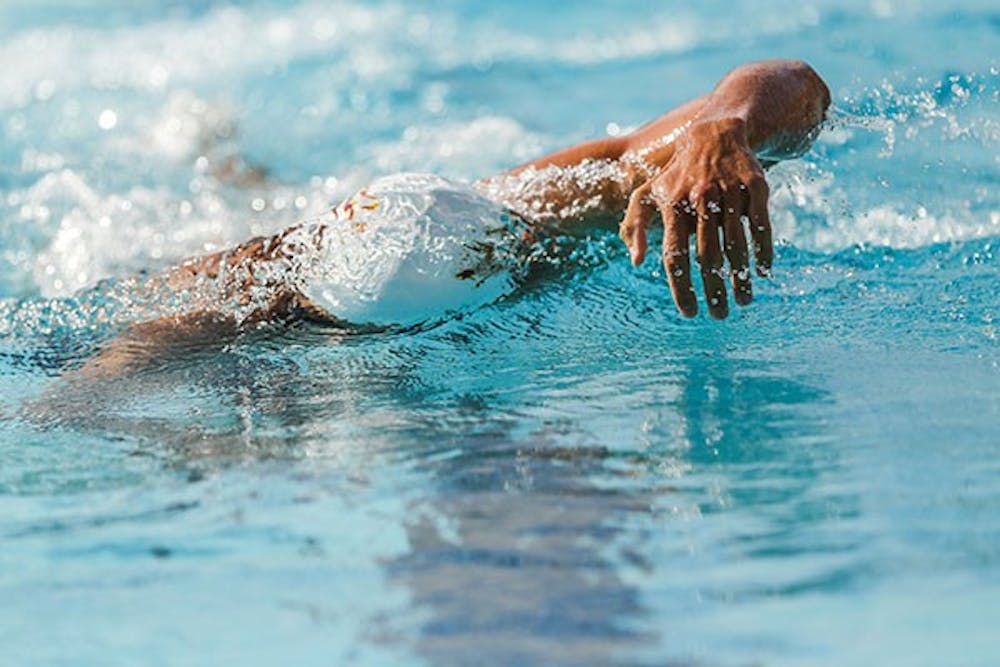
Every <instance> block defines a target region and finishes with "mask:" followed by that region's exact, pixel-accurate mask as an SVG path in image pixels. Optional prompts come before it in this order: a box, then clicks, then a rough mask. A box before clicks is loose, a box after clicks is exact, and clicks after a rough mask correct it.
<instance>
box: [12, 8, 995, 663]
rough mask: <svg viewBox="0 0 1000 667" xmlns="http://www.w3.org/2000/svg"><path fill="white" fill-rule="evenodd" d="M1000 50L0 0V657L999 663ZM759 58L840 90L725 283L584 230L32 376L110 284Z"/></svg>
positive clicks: (988, 41)
mask: <svg viewBox="0 0 1000 667" xmlns="http://www.w3.org/2000/svg"><path fill="white" fill-rule="evenodd" d="M997 54H1000V14H998V13H997V7H996V4H995V3H994V2H988V1H985V0H983V1H977V0H953V1H950V0H941V1H938V2H930V1H926V2H923V1H919V0H910V1H904V0H872V1H871V2H868V1H866V2H860V1H856V0H846V1H845V0H815V1H812V2H805V3H803V2H798V1H796V2H792V1H790V0H789V1H784V0H775V1H774V2H768V3H759V2H752V1H751V0H737V1H735V2H733V1H731V0H730V1H727V2H722V1H721V0H705V1H703V2H700V3H676V2H664V3H643V2H636V1H632V0H628V1H622V0H616V1H614V2H612V1H611V0H607V1H595V2H589V3H585V4H584V3H569V2H551V3H538V2H530V3H529V2H523V1H521V0H516V1H512V2H506V3H488V2H471V1H469V2H458V1H457V0H452V1H448V2H436V3H431V2H411V1H408V2H362V1H360V0H357V1H343V2H341V1H338V2H332V3H331V2H320V1H318V0H301V1H297V2H294V1H293V2H285V3H280V2H269V1H265V0H261V1H259V2H247V3H240V4H238V5H232V6H230V5H225V4H222V3H215V2H211V1H210V0H186V1H182V2H172V3H169V5H167V6H164V3H159V2H152V1H146V0H144V1H142V2H115V1H110V0H106V1H104V2H100V3H98V2H93V3H92V2H78V1H75V0H53V1H51V2H45V3H38V2H35V1H34V0H30V1H29V0H6V2H4V4H3V7H2V8H0V136H2V141H0V297H2V301H0V545H2V548H0V664H2V665H183V664H205V665H216V664H242V665H258V664H259V665H273V664H297V665H340V664H344V665H347V664H364V665H421V664H426V665H464V664H477V665H493V664H498V665H500V664H502V665H522V664H547V665H554V664H566V665H610V664H623V665H624V664H627V665H664V664H676V665H686V664H697V665H748V664H762V665H800V664H801V665H805V664H808V665H815V664H826V665H847V664H858V665H872V664H879V665H994V664H997V663H998V662H1000V638H998V636H997V633H996V626H997V621H998V619H1000V603H998V600H1000V346H998V330H997V326H998V323H997V315H998V306H1000V300H998V296H997V295H998V293H1000V271H998V268H1000V199H998V195H997V193H998V191H1000V179H998V166H1000V163H998V155H1000V150H998V149H1000V112H998V109H1000V107H998V104H997V102H998V98H1000V60H998V59H997ZM778 56H780V57H798V58H804V59H806V60H807V61H809V62H810V63H811V64H812V65H813V66H814V67H815V68H816V69H817V70H818V71H820V72H821V73H822V74H823V75H824V77H825V78H826V79H827V81H828V82H829V84H830V87H831V89H832V91H833V97H834V105H835V110H834V112H833V114H832V116H833V118H832V121H831V123H830V124H829V126H828V127H827V128H826V129H825V130H824V132H823V133H822V135H821V136H820V137H819V139H818V141H817V144H816V146H815V147H814V149H813V150H812V151H811V152H810V153H809V154H808V155H807V156H805V157H804V158H803V159H800V160H796V161H793V162H789V163H784V164H781V165H779V166H777V167H775V168H774V169H773V170H772V171H771V173H770V176H769V180H770V182H771V185H772V190H773V220H774V224H775V228H776V235H777V236H778V237H779V238H780V244H779V245H778V248H777V259H776V272H775V276H774V278H773V279H772V280H770V281H766V282H765V281H758V283H757V284H756V289H755V292H756V300H755V302H754V304H753V305H752V306H751V307H748V308H745V309H739V310H735V311H734V312H733V313H732V314H731V316H730V318H729V319H728V320H726V321H725V322H716V321H712V320H710V319H709V318H708V317H707V316H705V315H701V316H699V317H698V318H696V319H693V320H684V319H682V318H681V317H680V316H678V315H677V314H676V313H675V310H674V307H673V306H672V304H671V302H670V297H669V292H668V290H667V288H666V286H665V284H664V279H663V276H662V274H661V272H662V268H661V266H660V265H659V263H658V261H657V258H656V257H655V256H651V257H650V258H648V259H647V261H646V263H645V264H643V265H642V266H640V267H638V268H632V267H631V266H630V265H629V262H628V258H627V254H626V252H625V250H624V248H622V247H621V245H620V244H619V242H618V241H617V239H616V237H615V235H614V233H613V232H611V231H602V230H595V231H594V232H593V233H592V234H591V235H590V236H589V237H588V238H586V239H581V240H579V242H578V244H579V247H578V248H577V251H576V252H574V253H573V254H572V255H571V257H572V261H569V262H567V263H566V264H567V265H566V266H563V267H561V268H560V269H559V270H558V271H555V272H553V275H551V276H548V277H547V278H546V279H544V280H541V281H539V282H537V283H535V284H532V285H529V286H528V287H526V288H525V289H522V290H520V291H518V292H517V293H515V294H513V295H511V296H509V297H506V298H502V299H500V300H499V301H497V302H495V303H492V304H489V305H487V306H484V307H481V308H477V309H475V310H473V311H471V312H468V313H466V314H465V315H463V316H460V317H453V318H447V319H445V321H443V322H440V323H437V324H436V325H434V326H426V327H423V328H421V329H418V330H411V331H408V332H402V333H400V332H384V333H369V334H364V335H345V334H344V333H343V332H339V331H337V330H331V329H328V328H323V327H319V326H312V325H300V326H295V327H292V328H289V329H281V330H275V331H269V332H261V333H258V334H254V335H248V336H245V337H244V338H242V339H240V340H238V341H236V342H235V343H232V344H229V345H227V346H225V347H224V348H222V349H219V348H218V347H215V348H205V349H201V350H192V351H191V353H190V354H187V355H184V356H182V357H180V358H178V359H174V360H171V361H169V362H164V363H162V364H159V365H155V366H152V367H149V368H146V369H143V370H142V371H138V372H135V373H131V374H127V375H124V376H122V377H119V378H117V379H111V380H106V381H102V382H97V383H82V384H81V383H78V382H72V381H70V380H68V379H67V378H66V377H63V372H64V371H65V370H66V369H68V368H72V367H74V366H75V365H78V364H79V363H80V362H81V361H82V360H83V359H85V358H86V357H87V355H88V354H90V353H91V352H92V351H93V349H94V346H95V344H96V343H97V342H98V341H100V340H102V339H103V337H106V336H107V335H108V331H109V330H110V329H113V326H114V317H113V316H112V315H109V312H111V311H112V310H113V309H114V307H113V305H109V304H108V303H106V300H105V297H104V296H103V295H105V294H106V293H107V290H108V287H107V286H108V283H107V282H104V283H101V285H102V286H101V287H98V288H96V290H95V289H93V287H94V285H95V284H97V283H98V282H99V281H106V280H108V279H111V280H114V279H118V280H120V279H122V278H125V277H127V276H129V275H132V274H134V273H136V272H138V271H141V270H144V269H157V268H162V267H166V266H169V265H170V264H171V263H172V262H174V261H177V260H179V259H181V258H183V257H185V256H188V255H190V254H192V253H197V252H204V251H205V250H206V249H212V248H219V247H224V246H225V245H227V244H230V243H234V242H238V241H241V240H243V239H245V238H247V237H249V236H251V235H252V234H258V233H267V232H273V231H276V230H278V229H280V228H282V227H283V226H285V225H287V224H289V223H291V222H293V221H295V220H297V219H301V218H306V217H309V216H311V215H314V214H316V213H318V212H321V211H323V210H324V209H326V208H327V207H329V206H331V205H333V204H336V203H337V202H338V201H339V200H340V199H341V198H342V197H344V196H346V195H348V194H350V193H351V192H353V191H354V190H355V189H356V188H358V187H360V186H361V185H363V184H364V183H366V182H368V181H369V180H371V179H373V178H375V177H377V176H379V175H383V174H387V173H393V172H398V171H403V170H413V171H423V172H435V173H439V174H442V175H444V176H448V177H451V178H458V179H467V180H472V179H475V178H477V177H480V176H482V175H486V174H489V173H492V172H494V171H496V170H499V169H502V168H504V167H507V166H511V165H514V164H516V163H518V162H521V161H524V160H526V159H528V158H530V157H532V156H535V155H538V154H540V153H541V152H543V151H545V150H550V149H554V148H557V147H560V146H563V145H566V144H568V143H571V142H574V141H578V140H582V139H584V138H589V137H593V136H601V135H606V134H616V133H619V132H624V131H627V130H628V129H629V128H632V127H635V126H637V125H639V124H641V123H643V122H645V121H646V120H648V119H650V118H652V117H654V116H655V115H657V114H658V113H660V112H662V111H663V110H665V109H666V108H668V107H670V106H672V105H675V104H678V103H680V102H682V101H684V100H686V99H689V98H691V97H693V96H695V95H698V94H701V93H702V92H704V91H706V90H707V89H709V88H710V87H711V86H712V85H713V84H714V82H715V81H716V80H718V78H719V77H720V76H721V75H722V74H723V73H724V72H726V71H727V70H728V69H729V68H731V67H733V66H735V65H737V64H739V63H741V62H743V61H747V60H752V59H758V58H764V57H778ZM653 255H655V253H654V254H653ZM79 290H85V291H84V292H80V291H79ZM88 290H89V291H88ZM74 294H77V296H76V297H74V296H73V295H74ZM704 312H705V309H704V307H703V308H702V313H704Z"/></svg>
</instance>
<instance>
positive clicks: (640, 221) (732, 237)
mask: <svg viewBox="0 0 1000 667" xmlns="http://www.w3.org/2000/svg"><path fill="white" fill-rule="evenodd" d="M767 198H768V186H767V181H766V180H765V179H764V169H763V168H762V167H761V164H760V162H759V161H758V160H757V158H756V156H755V155H754V152H753V150H752V149H751V148H750V144H749V141H748V138H747V128H746V123H745V122H744V121H743V120H742V119H740V118H718V119H714V120H705V121H698V120H695V121H692V122H691V124H690V125H689V126H688V127H687V128H685V130H684V131H683V133H682V134H680V135H679V136H678V138H677V139H676V140H675V142H674V150H673V151H672V153H671V154H670V155H669V157H668V158H667V159H666V160H665V164H663V165H662V166H659V169H658V171H656V172H655V174H654V175H653V176H652V177H651V178H649V179H648V180H647V181H645V182H644V183H643V184H642V185H640V186H639V187H637V188H636V189H635V190H634V191H633V192H632V195H631V197H630V199H629V203H628V208H627V209H626V212H625V217H624V219H623V221H622V224H621V228H620V234H621V237H622V240H623V241H625V244H626V245H627V246H628V249H629V255H630V256H631V258H632V263H633V264H634V265H639V264H640V263H642V261H643V259H644V258H645V256H646V249H647V242H646V227H647V225H648V224H649V223H650V221H651V220H652V218H653V217H654V215H655V214H656V212H657V211H659V213H660V217H661V219H662V221H663V266H664V270H665V271H666V273H667V277H668V279H669V282H670V290H671V292H672V294H673V297H674V301H675V302H676V304H677V308H678V309H679V310H680V312H681V313H682V314H684V315H685V316H687V317H691V316H692V315H694V314H695V313H697V312H698V302H697V299H696V298H695V292H694V288H693V286H692V284H691V261H690V236H691V235H695V237H696V246H695V247H696V249H697V260H698V265H699V267H700V269H701V280H702V284H703V286H704V290H705V298H706V300H707V301H708V309H709V312H710V313H711V315H712V316H713V317H715V318H718V319H721V318H724V317H726V315H727V314H728V312H729V304H728V300H727V297H726V287H725V277H726V273H727V272H726V271H725V269H724V267H723V256H724V257H725V259H726V260H727V261H728V263H729V271H728V274H729V277H730V279H731V281H732V286H733V293H734V298H735V300H736V303H738V304H740V305H746V304H748V303H750V301H751V300H752V298H753V291H752V287H751V283H750V266H749V252H748V244H747V237H746V232H745V230H744V221H748V223H749V228H750V238H751V239H752V244H753V249H754V256H755V259H756V268H757V273H758V275H761V276H766V275H768V274H769V272H770V269H771V260H772V257H773V247H772V241H771V223H770V220H769V219H768V213H767ZM720 232H721V240H720Z"/></svg>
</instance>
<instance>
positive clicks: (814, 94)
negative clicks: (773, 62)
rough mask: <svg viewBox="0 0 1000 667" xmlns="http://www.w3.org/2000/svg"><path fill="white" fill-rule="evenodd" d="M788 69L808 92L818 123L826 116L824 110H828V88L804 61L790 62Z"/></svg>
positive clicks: (821, 78) (829, 98)
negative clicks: (789, 68)
mask: <svg viewBox="0 0 1000 667" xmlns="http://www.w3.org/2000/svg"><path fill="white" fill-rule="evenodd" d="M788 63H789V67H791V68H793V70H794V71H795V73H796V75H797V76H798V77H799V78H800V80H801V81H802V84H803V86H805V87H806V89H807V90H808V91H809V94H808V96H809V97H810V98H811V99H812V100H813V101H814V102H815V104H816V108H817V115H818V119H817V122H818V121H821V120H822V119H823V117H824V116H825V115H826V110H827V109H829V108H830V102H831V100H832V98H831V96H830V87H829V86H827V85H826V81H824V80H823V77H821V76H820V75H819V72H817V71H816V70H815V69H813V68H812V66H811V65H810V64H809V63H807V62H805V61H804V60H790V61H788Z"/></svg>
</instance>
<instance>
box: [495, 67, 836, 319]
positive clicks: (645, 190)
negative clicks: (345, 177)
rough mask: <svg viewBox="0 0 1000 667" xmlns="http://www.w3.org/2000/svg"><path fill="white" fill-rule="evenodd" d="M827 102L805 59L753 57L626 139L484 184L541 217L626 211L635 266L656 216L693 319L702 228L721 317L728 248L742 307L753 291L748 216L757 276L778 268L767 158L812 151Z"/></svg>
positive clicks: (704, 263)
mask: <svg viewBox="0 0 1000 667" xmlns="http://www.w3.org/2000/svg"><path fill="white" fill-rule="evenodd" d="M829 104H830V92H829V90H828V89H827V87H826V84H825V83H824V82H823V80H822V79H821V78H820V76H819V75H818V74H817V73H816V72H815V71H814V70H813V69H812V68H811V67H809V65H807V64H806V63H804V62H801V61H796V60H769V61H763V62H758V63H750V64H747V65H742V66H740V67H738V68H736V69H734V70H733V71H732V72H730V73H729V74H727V75H726V76H725V77H723V78H722V80H721V81H720V82H719V83H718V85H717V86H716V87H715V89H714V90H713V91H712V92H710V93H709V94H707V95H705V96H703V97H700V98H698V99H696V100H693V101H691V102H688V103H687V104H684V105H682V106H680V107H678V108H676V109H674V110H672V111H670V112H668V113H666V114H664V115H663V116H661V117H660V118H658V119H656V120H654V121H652V122H651V123H648V124H647V125H645V126H643V127H641V128H639V129H638V130H636V131H635V132H633V133H631V134H629V135H627V136H623V137H615V138H608V139H598V140H596V141H590V142H586V143H583V144H579V145H576V146H572V147H570V148H566V149H564V150H561V151H558V152H556V153H552V154H551V155H546V156H544V157H541V158H539V159H537V160H534V161H532V162H529V163H528V164H525V165H522V166H520V167H517V168H516V169H513V170H512V171H510V172H508V173H506V174H502V175H500V176H496V177H493V178H490V179H486V180H484V181H481V182H480V186H481V187H482V188H484V189H485V190H486V191H487V192H488V193H489V194H490V195H491V196H493V197H494V198H496V199H499V200H501V201H503V202H504V203H506V204H508V205H509V206H511V207H512V208H514V209H515V210H518V211H519V212H521V213H523V214H524V215H526V216H527V217H529V218H532V219H536V220H539V221H541V222H545V221H574V220H581V221H586V220H591V219H594V218H597V217H604V218H607V217H610V216H615V217H620V216H623V219H622V222H621V227H620V235H621V237H622V240H623V241H625V243H626V245H627V246H628V248H629V254H630V256H631V258H632V262H633V264H639V263H641V262H642V261H643V258H644V257H645V255H646V227H647V225H648V224H649V223H650V222H651V221H652V220H653V218H654V216H655V215H656V213H657V212H659V214H660V218H661V220H662V222H663V228H664V238H663V259H664V266H665V269H666V272H667V275H668V278H669V281H670V289H671V291H672V293H673V297H674V301H675V302H676V304H677V308H678V309H679V310H680V312H681V313H683V314H684V315H686V316H689V317H690V316H692V315H694V314H695V313H696V312H697V310H698V305H697V301H696V299H695V294H694V289H693V288H692V286H691V275H690V271H691V270H690V260H689V254H690V250H689V247H690V239H689V237H690V236H691V235H692V234H694V235H696V238H697V246H696V248H697V258H698V263H699V265H700V268H701V276H702V282H703V285H704V289H705V296H706V298H707V300H708V304H709V311H710V313H711V314H712V316H713V317H716V318H723V317H725V316H726V315H727V314H728V312H729V306H728V301H727V297H726V288H725V285H724V281H723V275H724V271H723V259H722V258H723V255H725V257H726V259H727V260H728V261H729V265H730V269H731V271H730V274H731V278H732V283H733V289H734V290H735V299H736V302H737V303H739V304H741V305H742V304H747V303H749V302H750V300H751V298H752V291H751V285H750V275H749V252H748V249H747V242H746V237H745V235H744V231H743V224H742V222H741V217H742V216H746V217H747V218H748V219H749V222H750V231H751V236H752V239H753V247H754V253H755V257H756V264H757V273H758V274H760V275H767V273H768V272H769V270H770V267H771V260H772V254H773V252H772V242H771V226H770V222H769V219H768V212H767V197H768V187H767V182H766V181H765V180H764V170H763V168H762V165H761V161H762V160H763V161H764V162H765V163H768V164H769V163H772V162H775V161H777V160H780V159H784V158H788V157H794V156H797V155H800V154H801V153H802V152H804V151H805V150H806V149H808V147H809V145H810V144H811V142H812V139H813V138H814V137H815V135H816V132H817V128H818V127H819V124H820V123H821V122H822V120H823V116H824V114H825V112H826V109H827V107H828V106H829ZM623 214H624V215H623ZM720 229H721V230H722V236H723V242H722V243H720V239H719V230H720Z"/></svg>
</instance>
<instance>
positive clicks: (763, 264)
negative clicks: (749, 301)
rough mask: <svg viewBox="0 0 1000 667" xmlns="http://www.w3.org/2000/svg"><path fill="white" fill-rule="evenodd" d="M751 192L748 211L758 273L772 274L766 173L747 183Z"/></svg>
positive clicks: (771, 245) (771, 244) (771, 247)
mask: <svg viewBox="0 0 1000 667" xmlns="http://www.w3.org/2000/svg"><path fill="white" fill-rule="evenodd" d="M746 186H747V190H748V191H749V194H750V201H749V202H748V204H747V208H746V213H747V217H748V218H749V219H750V236H751V237H752V238H753V250H754V258H755V259H756V262H757V275H758V276H762V277H767V276H769V275H771V262H772V261H773V260H774V245H773V242H772V239H771V219H770V217H769V216H768V213H767V198H768V194H769V189H768V187H767V181H766V180H764V174H763V173H760V174H757V175H755V176H754V177H753V178H751V179H750V181H749V182H748V183H747V184H746Z"/></svg>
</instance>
